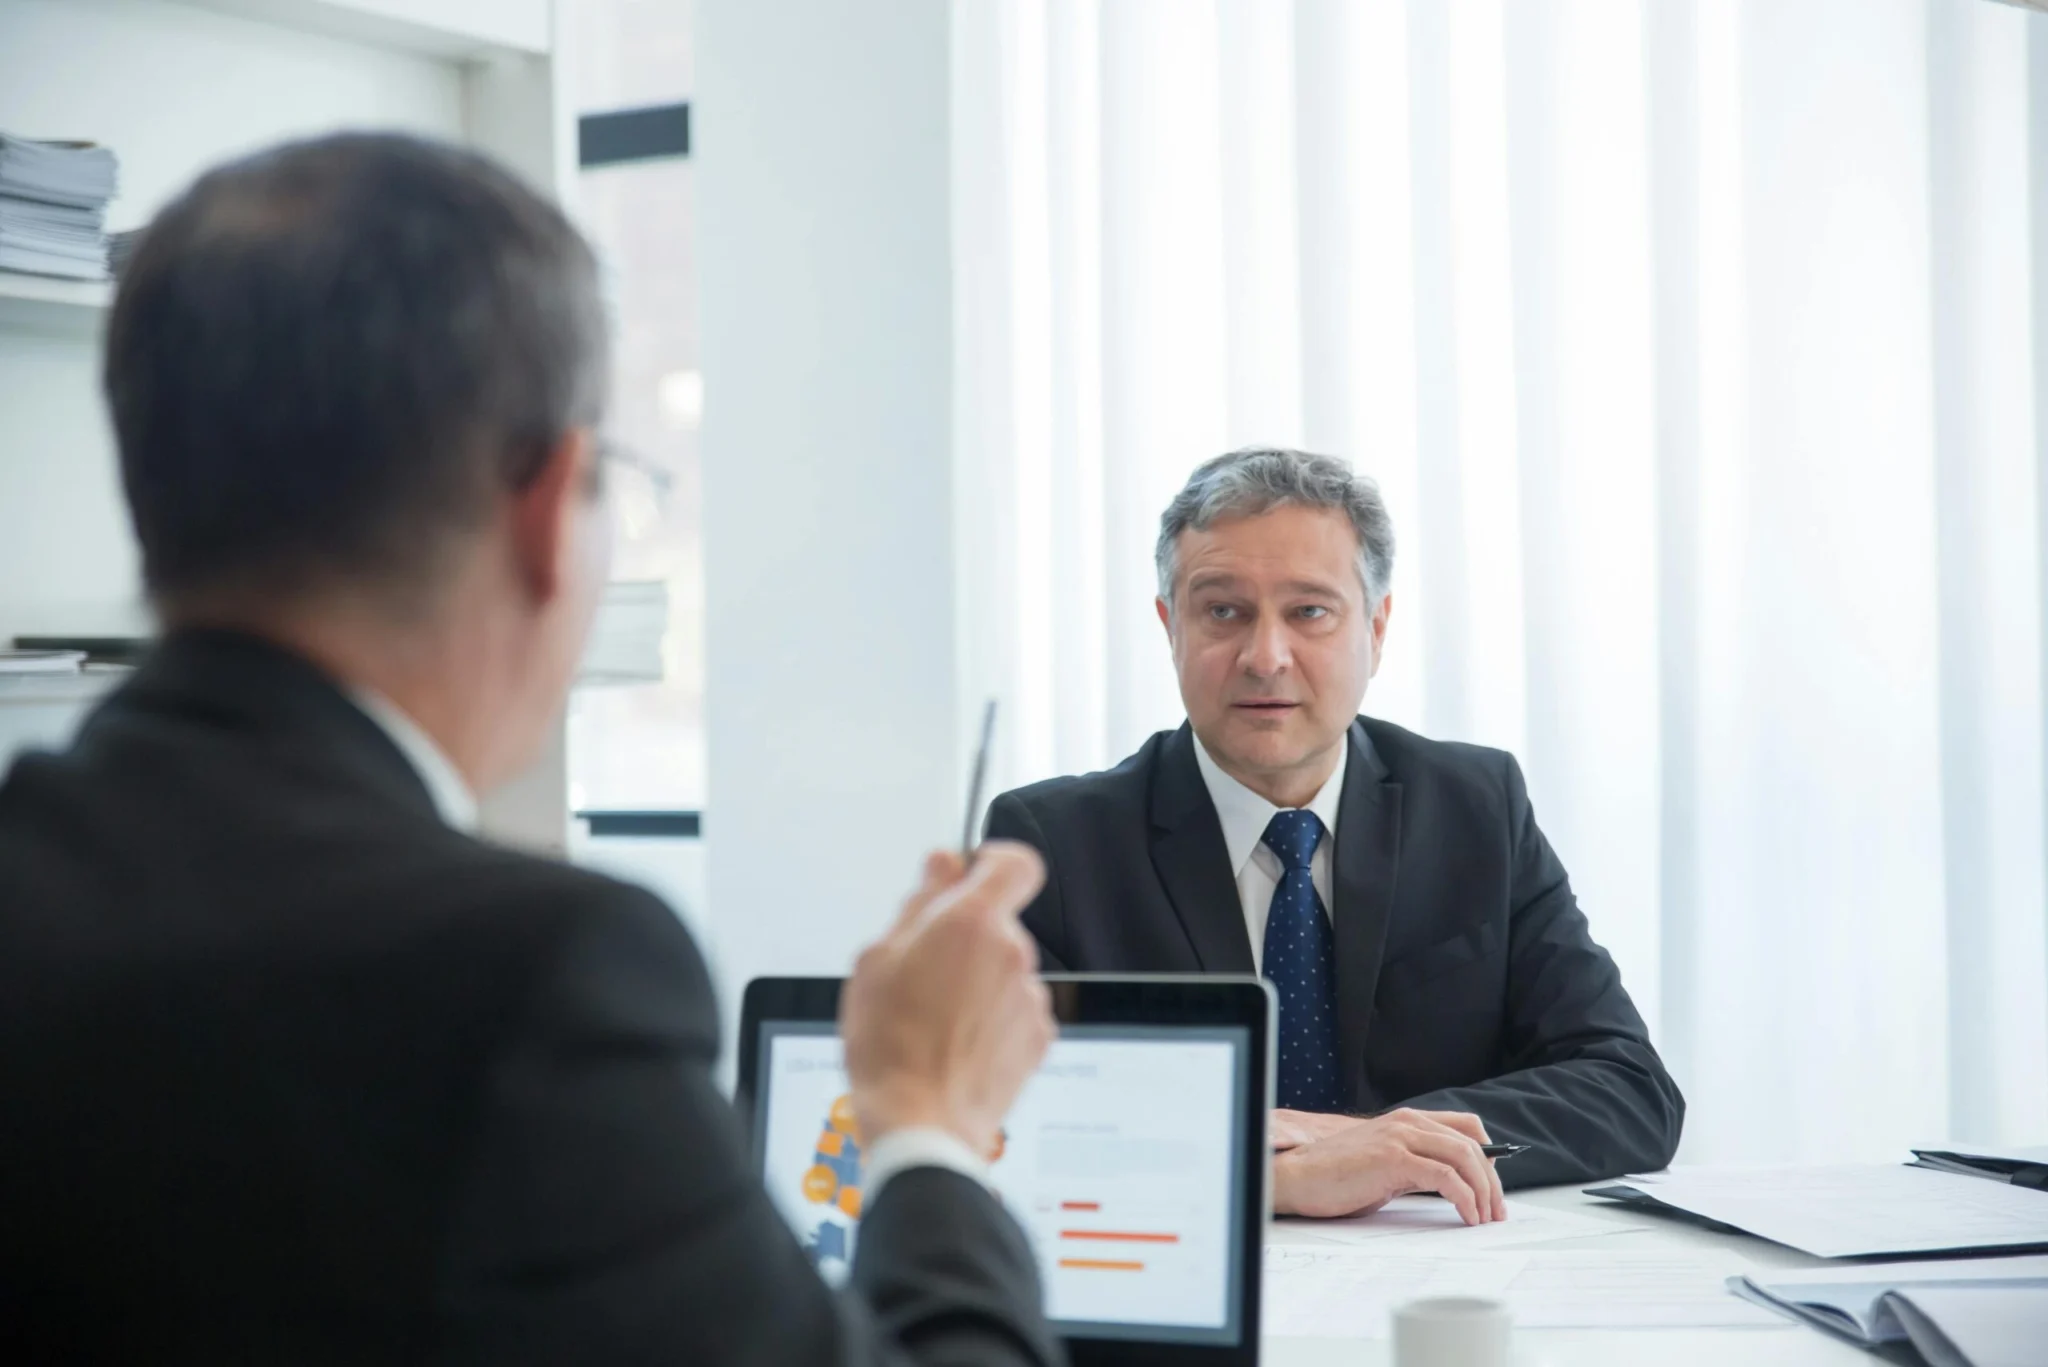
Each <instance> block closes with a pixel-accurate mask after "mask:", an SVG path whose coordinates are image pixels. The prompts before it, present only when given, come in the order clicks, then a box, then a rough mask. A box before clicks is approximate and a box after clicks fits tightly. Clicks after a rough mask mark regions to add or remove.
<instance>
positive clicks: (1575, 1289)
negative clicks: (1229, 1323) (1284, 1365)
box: [1263, 1244, 1789, 1339]
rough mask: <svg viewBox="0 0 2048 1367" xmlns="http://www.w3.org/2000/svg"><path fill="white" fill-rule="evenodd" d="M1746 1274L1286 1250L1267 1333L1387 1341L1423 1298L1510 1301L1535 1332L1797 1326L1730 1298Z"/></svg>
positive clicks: (1557, 1256)
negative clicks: (1395, 1322) (1398, 1318)
mask: <svg viewBox="0 0 2048 1367" xmlns="http://www.w3.org/2000/svg"><path fill="white" fill-rule="evenodd" d="M1403 1247H1404V1248H1405V1247H1406V1246H1405V1245H1404V1246H1403ZM1742 1267H1743V1264H1742V1262H1741V1260H1740V1259H1733V1258H1714V1257H1645V1256H1644V1255H1642V1254H1640V1253H1620V1252H1615V1253H1588V1252H1564V1251H1549V1250H1546V1251H1543V1252H1536V1253H1526V1252H1525V1253H1474V1254H1470V1255H1467V1256H1465V1257H1455V1258H1453V1257H1416V1256H1414V1255H1412V1254H1408V1253H1393V1252H1385V1251H1382V1249H1380V1248H1316V1247H1313V1246H1306V1245H1299V1244H1295V1245H1275V1246H1272V1247H1269V1248H1267V1250H1266V1283H1265V1302H1264V1304H1265V1309H1264V1312H1263V1329H1264V1332H1265V1333H1267V1334H1271V1335H1275V1336H1278V1337H1282V1338H1349V1339H1383V1338H1386V1337H1387V1336H1388V1332H1389V1330H1388V1324H1389V1317H1390V1316H1391V1314H1392V1312H1393V1309H1394V1307H1396V1306H1398V1305H1401V1304H1403V1303H1404V1302H1407V1301H1411V1300H1415V1299H1418V1298H1420V1297H1424V1296H1487V1297H1491V1298H1493V1299H1496V1300H1503V1301H1506V1302H1507V1304H1508V1308H1509V1310H1510V1311H1511V1312H1512V1314H1513V1315H1514V1319H1515V1323H1516V1324H1517V1325H1518V1326H1521V1327H1524V1328H1532V1329H1565V1328H1574V1329H1581V1328H1593V1329H1602V1328H1615V1329H1619V1328H1628V1329H1642V1328H1679V1327H1693V1328H1698V1327H1713V1328H1758V1329H1769V1328H1785V1327H1789V1326H1788V1325H1787V1324H1786V1322H1785V1321H1784V1320H1782V1319H1780V1318H1779V1317H1777V1316H1776V1315H1773V1314H1771V1313H1770V1312H1769V1311H1767V1310H1764V1309H1762V1308H1760V1307H1758V1306H1755V1305H1751V1304H1749V1303H1747V1302H1745V1301H1743V1300H1740V1299H1738V1298H1737V1297H1735V1296H1733V1295H1730V1294H1729V1292H1728V1290H1727V1279H1728V1277H1729V1275H1730V1274H1731V1272H1739V1271H1740V1269H1741V1268H1742Z"/></svg>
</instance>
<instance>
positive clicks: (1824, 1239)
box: [1588, 1147, 2048, 1367]
mask: <svg viewBox="0 0 2048 1367" xmlns="http://www.w3.org/2000/svg"><path fill="white" fill-rule="evenodd" d="M1915 1152H1916V1157H1917V1160H1918V1161H1917V1162H1915V1163H1913V1164H1910V1165H1904V1166H1901V1165H1896V1164H1875V1165H1870V1166H1841V1167H1808V1168H1689V1169H1676V1170H1674V1171H1671V1172H1664V1173H1656V1174H1653V1175H1648V1176H1641V1177H1630V1178H1628V1179H1626V1180H1625V1181H1622V1182H1617V1183H1612V1184H1610V1185H1608V1186H1603V1187H1593V1188H1591V1189H1589V1191H1588V1194H1589V1195H1592V1196H1601V1197H1606V1198H1608V1199H1610V1200H1615V1201H1620V1202H1623V1203H1625V1204H1627V1205H1629V1206H1630V1207H1632V1208H1634V1209H1637V1210H1643V1211H1657V1212H1661V1213H1664V1214H1668V1215H1674V1216H1678V1217H1681V1218H1685V1219H1689V1220H1695V1221H1701V1222H1704V1223H1707V1224H1710V1225H1714V1226H1716V1227H1720V1228H1727V1229H1735V1230H1740V1231H1742V1232H1744V1233H1747V1234H1752V1235H1755V1236H1757V1237H1758V1238H1762V1239H1769V1240H1771V1241H1772V1242H1774V1243H1780V1244H1784V1245H1786V1246H1787V1247H1790V1248H1796V1249H1798V1250H1800V1251H1801V1252H1804V1253H1808V1254H1811V1255H1813V1256H1814V1257H1817V1258H1854V1259H1859V1260H1874V1259H1883V1258H1890V1259H1901V1258H1929V1257H1935V1256H1943V1257H1947V1258H1950V1259H1958V1258H1959V1255H1963V1254H1975V1255H1979V1256H1976V1257H1972V1258H1967V1259H1960V1260H1956V1261H1946V1262H1940V1263H1917V1262H1914V1263H1902V1262H1890V1263H1876V1262H1870V1263H1867V1264H1866V1265H1864V1266H1858V1267H1853V1268H1843V1269H1841V1270H1836V1269H1833V1268H1827V1269H1821V1270H1818V1271H1812V1272H1785V1273H1776V1274H1771V1275H1769V1276H1760V1275H1756V1274H1751V1275H1750V1276H1748V1277H1737V1278H1734V1279H1732V1280H1731V1281H1730V1283H1729V1289H1730V1290H1732V1291H1734V1292H1735V1293H1736V1294H1737V1295H1740V1296H1743V1297H1745V1298H1747V1299H1749V1300H1753V1301H1756V1302H1757V1303H1759V1304H1763V1305H1768V1306H1771V1307H1772V1308H1773V1309H1776V1310H1778V1311H1780V1312H1782V1313H1784V1314H1788V1315H1791V1316H1793V1317H1794V1318H1797V1319H1799V1320H1801V1321H1803V1322H1805V1323H1807V1324H1811V1325H1815V1326H1817V1327H1819V1328H1823V1329H1826V1330H1828V1331H1829V1332H1830V1333H1835V1334H1838V1335H1840V1336H1842V1337H1844V1338H1848V1339H1851V1340H1853V1341H1855V1342H1858V1343H1860V1344H1863V1345H1864V1346H1865V1347H1881V1346H1885V1345H1889V1344H1892V1343H1910V1345H1911V1346H1912V1348H1914V1349H1917V1351H1918V1352H1919V1354H1920V1356H1921V1358H1922V1359H1924V1360H1925V1361H1926V1362H1928V1363H1931V1364H1934V1367H2020V1364H2028V1365H2029V1367H2042V1364H2048V1257H2022V1256H2019V1255H2021V1254H2036V1253H2042V1252H2048V1190H2042V1189H2040V1188H2039V1187H2038V1186H2036V1185H2034V1181H2035V1174H2037V1173H2038V1172H2039V1169H2040V1167H2041V1166H2042V1165H2041V1162H2040V1160H2041V1159H2043V1158H2048V1151H2043V1150H2040V1149H2003V1150H2001V1149H1975V1148H1969V1147H1962V1148H1952V1149H1927V1150H1916V1151H1915ZM1930 1160H1935V1161H1930ZM1985 1255H1995V1256H1985ZM2017 1345H2024V1348H2023V1350H2022V1349H2020V1348H2018V1347H2016V1346H2017Z"/></svg>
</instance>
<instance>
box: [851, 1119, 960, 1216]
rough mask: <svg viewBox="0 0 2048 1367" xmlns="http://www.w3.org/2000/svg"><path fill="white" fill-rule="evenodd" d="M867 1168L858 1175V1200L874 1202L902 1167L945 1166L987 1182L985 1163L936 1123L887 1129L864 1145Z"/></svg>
mask: <svg viewBox="0 0 2048 1367" xmlns="http://www.w3.org/2000/svg"><path fill="white" fill-rule="evenodd" d="M867 1159H868V1161H867V1171H866V1172H865V1173H863V1174H862V1176H861V1184H860V1188H861V1190H860V1203H861V1206H862V1207H863V1208H866V1207H869V1206H872V1205H874V1203H875V1199H876V1198H877V1197H879V1196H880V1195H881V1194H882V1188H883V1187H884V1186H886V1185H888V1182H889V1179H890V1178H892V1177H894V1176H895V1175H896V1174H897V1173H899V1172H902V1171H903V1170H904V1169H905V1168H949V1169H951V1170H952V1171H954V1172H957V1173H959V1174H960V1175H961V1176H962V1177H970V1178H972V1179H974V1180H975V1181H976V1182H979V1183H980V1184H981V1185H983V1186H987V1185H988V1164H987V1163H985V1162H983V1161H982V1158H981V1155H980V1154H977V1153H976V1152H975V1151H974V1150H973V1149H970V1148H968V1147H967V1145H966V1144H964V1143H962V1142H961V1140H960V1138H959V1136H957V1135H954V1134H951V1133H949V1132H947V1131H945V1130H942V1129H939V1128H937V1127H936V1126H929V1125H927V1126H917V1125H913V1126H908V1127H906V1128H904V1129H900V1130H891V1131H890V1132H889V1133H887V1134H885V1135H883V1136H882V1137H881V1138H880V1139H877V1140H876V1141H875V1142H874V1143H873V1144H870V1145H869V1146H868V1154H867Z"/></svg>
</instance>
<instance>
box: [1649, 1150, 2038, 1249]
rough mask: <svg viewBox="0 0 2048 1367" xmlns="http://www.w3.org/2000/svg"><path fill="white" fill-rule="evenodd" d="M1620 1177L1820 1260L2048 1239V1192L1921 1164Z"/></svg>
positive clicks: (2025, 1243)
mask: <svg viewBox="0 0 2048 1367" xmlns="http://www.w3.org/2000/svg"><path fill="white" fill-rule="evenodd" d="M1619 1185H1622V1186H1627V1187H1634V1188H1636V1189H1637V1190H1639V1191H1641V1192H1643V1193H1645V1194H1647V1195H1649V1196H1653V1197H1655V1198H1656V1199H1657V1200H1659V1201H1661V1202H1663V1203H1664V1204H1665V1205H1668V1206H1675V1207H1677V1208H1678V1209H1680V1210H1684V1211H1690V1212H1692V1213H1693V1214H1695V1215H1703V1216H1705V1217H1706V1218H1708V1219H1710V1220H1719V1221H1721V1222H1722V1223H1723V1224H1729V1225H1734V1226H1735V1227H1736V1228H1738V1229H1743V1230H1747V1231H1748V1232H1749V1233H1751V1234H1754V1235H1756V1236H1758V1237H1759V1238H1764V1239H1769V1240H1772V1241H1773V1242H1775V1243H1781V1244H1785V1245H1788V1246H1789V1247H1792V1248H1796V1249H1799V1250H1801V1251H1803V1252H1806V1253H1811V1254H1813V1255H1814V1256H1815V1257H1820V1258H1855V1257H1864V1256H1871V1255H1878V1254H1893V1255H1897V1254H1906V1253H1944V1252H1950V1251H1954V1250H1959V1249H1996V1248H2014V1249H2017V1248H2025V1247H2029V1246H2034V1245H2048V1192H2042V1191H2029V1190H2026V1189H2025V1188H2022V1187H2015V1186H2010V1185H2008V1184H2006V1183H2003V1182H1987V1181H1985V1180H1984V1179H1983V1178H1981V1177H1959V1176H1956V1175H1954V1174H1952V1173H1945V1172H1929V1171H1928V1170H1926V1169H1924V1168H1909V1167H1904V1166H1901V1165H1894V1164H1871V1165H1867V1166H1844V1167H1825V1168H1692V1169H1687V1170H1685V1171H1682V1172H1671V1173H1659V1174H1657V1175H1655V1176H1652V1177H1631V1178H1629V1179H1627V1180H1626V1182H1624V1183H1621V1184H1619Z"/></svg>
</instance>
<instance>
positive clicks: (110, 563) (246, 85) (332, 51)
mask: <svg viewBox="0 0 2048 1367" xmlns="http://www.w3.org/2000/svg"><path fill="white" fill-rule="evenodd" d="M350 125H354V126H385V127H404V128H410V129H414V130H417V131H423V132H431V133H437V134H441V135H444V136H450V137H455V136H460V135H461V133H462V130H463V91H462V78H461V74H460V71H459V69H458V68H457V67H455V66H453V65H450V64H448V63H446V62H440V61H435V60H432V59H430V58H426V57H419V56H413V55H409V54H405V53H399V52H393V51H389V50H385V49H380V48H375V47H371V46H367V45H365V44H360V43H355V42H349V41H345V40H341V39H335V38H328V37H324V36H320V35H317V34H308V33H301V32H296V31H293V30H290V29H286V28H283V27H280V26H278V25H275V24H269V23H261V22H255V21H252V20H248V19H244V18H240V17H238V16H234V15H227V14H219V13H214V12H212V11H209V10H204V9H197V8H193V7H191V6H187V5H180V4H168V3H163V0H0V129H4V130H6V131H8V132H10V133H16V134H21V135H24V136H29V137H71V138H90V139H93V140H96V141H100V142H104V143H107V144H108V145H110V146H112V147H113V148H115V149H116V151H118V152H119V154H120V156H121V187H122V188H121V195H120V198H118V199H117V200H115V202H114V204H113V207H112V209H111V211H110V213H109V226H111V227H112V228H115V229H126V228H132V227H138V226H140V225H141V224H143V223H146V222H147V221H148V220H149V217H150V215H151V214H153V213H154V212H155V211H156V210H157V208H158V207H160V206H161V205H162V204H163V202H164V201H165V200H166V199H167V198H168V197H169V196H170V195H171V194H172V193H173V192H174V191H175V190H177V189H178V188H179V187H180V186H182V185H183V184H184V183H185V182H186V181H188V180H190V179H191V178H192V176H193V175H194V174H195V173H197V172H198V171H199V170H200V169H201V168H202V167H204V166H207V165H209V164H212V163H214V162H216V161H219V160H221V159H223V158H225V157H227V156H231V155H233V154H235V153H238V152H242V151H247V150H250V149H253V148H256V147H259V146H261V145H263V144H265V143H270V142H274V141H277V140H278V139H280V138H284V137H289V136H293V135H299V134H308V133H314V132H323V131H327V130H330V129H333V128H335V127H340V126H350ZM97 365H98V356H97V345H96V343H95V342H94V341H93V340H91V339H66V338H60V337H45V336H31V335H26V334H21V333H14V332H8V331H5V330H0V635H7V634H11V633H12V632H14V631H18V630H33V629H71V630H79V629H88V630H101V629H121V628H123V627H131V628H132V626H133V625H134V624H135V623H136V622H137V621H138V620H139V619H138V618H137V617H135V616H134V615H132V614H124V613H123V612H122V610H121V605H122V604H126V603H131V602H132V601H133V599H134V598H135V589H136V580H135V570H136V558H135V551H134V546H133V541H132V538H131V536H130V534H129V531H128V525H127V520H126V517H125V515H124V513H123V511H122V506H121V499H120V488H119V483H118V480H117V477H116V474H115V466H114V457H113V447H112V442H111V437H110V434H109V433H108V431H107V427H106V422H105V419H104V417H103V415H102V413H101V409H100V401H99V392H98V374H97Z"/></svg>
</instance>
